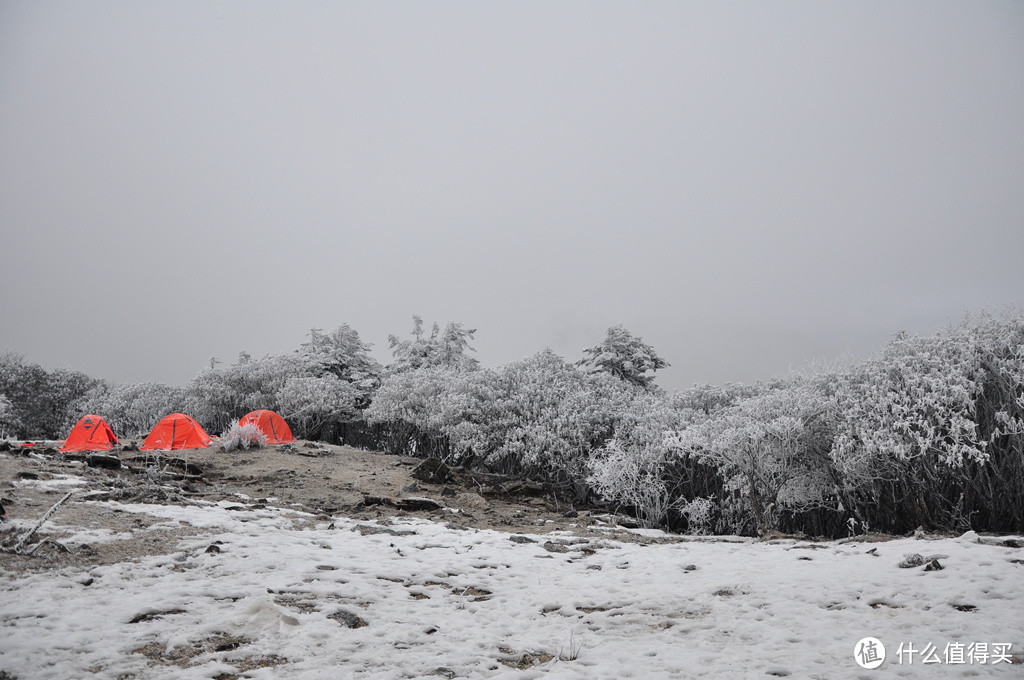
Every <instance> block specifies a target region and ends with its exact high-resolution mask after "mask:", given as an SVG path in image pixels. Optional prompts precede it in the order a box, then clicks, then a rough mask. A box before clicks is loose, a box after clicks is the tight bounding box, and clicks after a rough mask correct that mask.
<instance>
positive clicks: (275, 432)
mask: <svg viewBox="0 0 1024 680" xmlns="http://www.w3.org/2000/svg"><path fill="white" fill-rule="evenodd" d="M238 424H239V425H255V426H256V427H258V428H260V429H261V430H263V434H265V435H267V443H268V444H284V443H285V442H293V441H295V437H293V436H292V428H290V427H288V423H286V422H285V420H284V418H282V417H281V416H279V415H278V414H276V413H274V412H273V411H267V410H265V409H260V410H259V411H253V412H252V413H249V414H246V415H244V416H242V418H241V419H240V420H239V421H238Z"/></svg>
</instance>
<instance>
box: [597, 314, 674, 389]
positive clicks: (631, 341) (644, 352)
mask: <svg viewBox="0 0 1024 680" xmlns="http://www.w3.org/2000/svg"><path fill="white" fill-rule="evenodd" d="M583 354H584V357H583V359H581V360H580V361H579V365H580V366H582V367H583V368H584V369H585V370H587V371H589V372H591V373H596V372H604V373H609V374H611V375H613V376H615V377H616V378H619V379H620V380H625V381H626V382H628V383H631V384H633V385H636V386H638V387H650V386H651V384H652V383H653V382H654V376H653V375H649V374H651V373H654V372H655V371H657V370H659V369H662V368H667V367H668V366H669V363H668V362H667V361H665V360H664V359H662V358H661V357H660V356H658V354H657V353H656V352H655V351H654V348H653V347H651V346H650V345H648V344H647V343H645V342H644V341H643V340H642V339H641V338H638V337H637V336H635V335H633V334H632V333H630V332H629V331H628V330H626V328H625V326H623V325H621V324H619V325H617V326H612V327H611V328H609V329H608V331H607V333H606V334H605V337H604V339H603V340H602V341H601V342H600V343H598V344H597V345H595V346H593V347H589V348H587V349H585V350H583Z"/></svg>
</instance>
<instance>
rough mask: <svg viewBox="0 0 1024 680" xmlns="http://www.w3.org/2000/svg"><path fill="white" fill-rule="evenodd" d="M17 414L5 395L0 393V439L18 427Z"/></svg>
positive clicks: (5, 437)
mask: <svg viewBox="0 0 1024 680" xmlns="http://www.w3.org/2000/svg"><path fill="white" fill-rule="evenodd" d="M18 427H19V422H18V415H17V414H16V413H15V412H14V405H13V404H12V403H11V400H10V399H8V398H7V396H6V395H3V394H0V439H7V438H8V437H9V436H11V435H12V434H14V432H15V431H16V430H17V429H18Z"/></svg>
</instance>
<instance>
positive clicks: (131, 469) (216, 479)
mask: <svg viewBox="0 0 1024 680" xmlns="http://www.w3.org/2000/svg"><path fill="white" fill-rule="evenodd" d="M58 445H59V442H39V443H37V444H36V445H34V446H32V447H30V448H22V447H20V446H17V445H15V446H13V447H12V448H11V449H10V450H7V451H2V452H0V504H2V505H3V506H4V508H5V509H6V511H7V514H8V518H9V520H10V521H9V522H8V523H7V524H4V525H2V526H0V545H2V547H3V548H5V549H7V550H8V551H9V550H10V549H11V548H12V547H13V546H14V545H15V543H16V542H17V541H19V540H21V537H23V536H24V534H25V532H26V531H27V530H28V529H30V528H32V527H33V526H34V525H35V524H36V523H37V522H38V521H39V520H40V519H41V518H42V517H43V515H44V514H45V513H46V512H47V511H48V510H49V509H50V508H51V507H52V506H53V505H54V504H55V503H56V502H58V501H59V500H61V499H62V498H63V497H64V495H65V494H66V493H68V492H69V491H70V492H72V494H71V496H70V497H69V498H68V499H67V500H66V501H65V502H64V503H62V504H61V505H60V507H58V508H57V509H56V510H55V511H54V512H53V514H52V516H51V517H49V518H48V519H47V521H46V522H45V523H43V525H42V526H41V527H40V528H39V530H38V531H37V532H36V533H35V534H34V535H33V536H32V537H31V539H30V540H28V541H26V542H25V544H24V545H23V546H22V547H21V549H20V550H19V553H26V552H28V551H29V550H32V549H33V548H34V552H33V553H32V554H31V555H30V556H29V555H25V554H15V553H12V552H0V569H3V570H8V571H21V570H25V569H34V568H49V566H52V563H53V562H55V561H56V562H58V563H60V564H62V565H67V566H79V567H86V566H90V565H99V564H112V563H116V562H121V561H124V560H129V559H133V558H137V557H140V556H144V555H152V554H161V553H165V552H172V551H173V550H174V546H175V545H176V544H177V542H178V541H179V540H180V539H181V538H182V537H183V536H182V535H181V534H182V532H184V531H198V530H195V529H182V530H177V531H170V532H169V531H166V530H159V531H152V532H151V531H147V530H146V529H147V527H148V526H149V524H155V523H156V522H157V520H156V519H155V518H154V519H153V520H152V522H150V521H148V520H147V519H146V517H147V515H145V514H141V515H140V514H139V513H126V512H123V511H120V510H119V509H118V508H117V506H116V504H106V503H98V502H97V501H106V500H115V501H120V502H122V503H131V502H144V503H161V504H182V505H187V504H203V503H209V502H217V501H223V500H234V501H238V503H239V506H238V507H239V508H240V509H241V508H250V507H260V506H279V507H287V508H291V509H297V510H303V511H306V512H308V513H309V514H310V522H311V523H314V522H317V521H322V520H324V519H327V518H332V517H351V518H356V519H359V518H366V519H368V520H369V519H375V520H380V519H386V518H389V517H402V516H409V515H414V516H420V517H424V518H429V519H434V520H437V521H443V522H447V523H449V524H451V525H455V526H464V527H472V528H490V529H499V530H504V531H512V532H516V533H545V532H550V531H556V530H567V529H570V528H571V529H572V530H573V531H576V532H582V533H587V532H588V527H592V528H593V529H594V530H598V531H600V532H601V535H602V536H607V535H608V527H609V526H617V525H622V526H624V527H631V526H633V527H635V523H633V522H631V520H630V518H626V517H623V516H613V515H610V514H609V513H607V512H606V511H603V510H594V509H579V508H575V507H573V506H571V505H568V504H566V503H565V502H564V501H560V500H559V499H558V498H556V497H555V496H553V495H551V494H548V493H545V490H544V489H543V488H541V487H539V486H536V485H531V484H524V483H521V482H516V481H514V480H507V479H501V478H497V477H488V476H486V475H471V474H469V473H466V472H464V471H458V470H455V471H448V473H447V474H445V471H444V470H441V471H440V472H438V471H434V470H423V469H420V470H417V468H418V466H420V465H421V463H423V461H422V460H421V459H416V458H407V457H401V456H391V455H387V454H383V453H377V452H368V451H359V450H356V449H352V448H348V447H343V446H331V445H327V444H321V443H314V442H306V441H297V442H295V443H294V444H288V445H281V446H270V447H263V448H260V449H250V450H244V451H230V452H225V451H222V450H220V448H219V447H218V446H217V445H214V447H212V448H209V449H192V450H187V451H174V452H162V453H161V454H156V453H155V452H150V453H149V454H148V455H147V453H146V452H143V451H138V450H133V449H134V446H133V443H131V442H128V443H126V445H125V447H124V448H122V449H120V450H116V451H112V452H110V453H109V454H88V455H86V454H74V453H67V454H62V453H60V452H59V451H58V450H57V446H58ZM82 529H87V530H90V531H92V532H95V535H96V536H97V540H96V541H95V542H92V543H68V542H66V541H63V540H62V539H63V538H66V537H67V536H70V535H72V534H75V533H79V534H80V533H81V530H82ZM616 533H621V538H620V540H627V541H636V540H647V539H642V538H641V537H638V536H637V535H636V534H631V533H627V532H616ZM111 535H117V536H118V540H116V541H111V540H104V537H109V536H111Z"/></svg>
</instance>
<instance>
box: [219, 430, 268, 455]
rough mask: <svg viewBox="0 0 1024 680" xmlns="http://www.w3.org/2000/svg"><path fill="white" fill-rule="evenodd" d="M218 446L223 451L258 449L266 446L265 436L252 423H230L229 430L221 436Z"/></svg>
mask: <svg viewBox="0 0 1024 680" xmlns="http://www.w3.org/2000/svg"><path fill="white" fill-rule="evenodd" d="M220 445H221V448H222V449H223V450H224V451H234V450H236V449H258V448H260V447H261V446H266V445H267V435H266V433H265V432H264V431H263V430H261V429H260V428H259V427H257V426H256V425H254V424H253V423H246V424H245V425H239V424H238V423H232V424H231V428H230V429H229V430H228V431H227V432H226V433H224V434H223V435H221V438H220Z"/></svg>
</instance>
